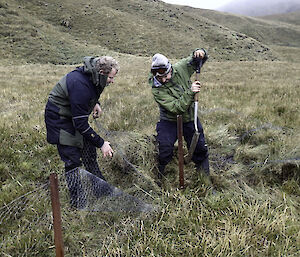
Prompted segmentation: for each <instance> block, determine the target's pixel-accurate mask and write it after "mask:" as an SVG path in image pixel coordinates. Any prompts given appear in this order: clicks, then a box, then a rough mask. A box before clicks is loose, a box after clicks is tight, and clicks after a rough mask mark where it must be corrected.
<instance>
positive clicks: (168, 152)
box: [158, 144, 174, 165]
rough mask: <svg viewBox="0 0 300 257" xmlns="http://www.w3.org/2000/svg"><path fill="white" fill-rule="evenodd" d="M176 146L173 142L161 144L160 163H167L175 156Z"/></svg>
mask: <svg viewBox="0 0 300 257" xmlns="http://www.w3.org/2000/svg"><path fill="white" fill-rule="evenodd" d="M173 149H174V146H173V145H171V144H160V145H159V156H158V159H159V163H160V164H162V165H166V164H168V163H169V162H170V160H171V159H172V157H173Z"/></svg>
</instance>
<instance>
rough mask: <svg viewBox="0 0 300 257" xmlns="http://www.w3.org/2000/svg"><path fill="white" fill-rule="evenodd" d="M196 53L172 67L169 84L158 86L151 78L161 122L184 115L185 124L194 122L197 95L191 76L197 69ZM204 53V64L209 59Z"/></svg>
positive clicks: (174, 119) (151, 76)
mask: <svg viewBox="0 0 300 257" xmlns="http://www.w3.org/2000/svg"><path fill="white" fill-rule="evenodd" d="M196 50H198V49H196ZM196 50H195V51H196ZM202 50H204V49H202ZM195 51H194V52H195ZM194 52H193V53H192V55H190V56H189V57H187V58H184V59H182V60H180V61H179V62H177V63H176V64H174V65H172V69H173V71H172V77H171V79H170V81H169V82H167V83H165V84H160V85H156V83H155V81H154V80H155V79H154V76H153V75H152V74H150V76H149V84H150V85H151V86H152V94H153V96H154V100H155V101H156V102H157V103H158V105H159V109H160V119H161V120H169V121H176V120H177V115H182V119H183V122H189V121H193V120H194V104H193V103H194V95H195V93H194V92H193V91H192V90H191V86H192V82H191V76H192V75H193V74H194V72H195V71H196V68H197V67H196V63H195V62H194V59H193V54H194ZM204 52H205V56H204V58H203V63H204V62H205V61H206V60H207V58H208V56H207V53H206V51H205V50H204Z"/></svg>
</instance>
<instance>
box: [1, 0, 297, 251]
mask: <svg viewBox="0 0 300 257" xmlns="http://www.w3.org/2000/svg"><path fill="white" fill-rule="evenodd" d="M297 17H298V16H295V15H293V16H291V17H286V16H280V17H271V19H272V20H270V21H268V20H263V19H257V18H247V17H242V16H237V15H234V16H233V15H228V14H224V13H218V12H214V11H208V10H196V9H192V8H188V7H180V8H179V7H178V6H171V5H167V4H165V3H162V2H160V1H158V2H157V1H138V0H131V1H127V2H125V1H117V0H114V1H91V2H89V3H87V2H86V1H77V2H76V5H74V1H71V0H67V1H53V0H48V1H47V3H46V2H41V1H36V0H32V1H23V0H22V1H15V0H12V1H6V0H0V21H1V24H2V25H3V26H2V27H1V28H0V35H1V37H0V42H1V47H0V56H1V63H0V72H1V77H0V95H1V102H0V113H1V118H0V119H1V124H0V142H1V148H0V156H1V160H2V161H1V163H0V192H1V197H0V221H1V224H0V235H1V236H0V238H1V239H0V246H1V247H0V249H1V250H0V255H1V256H2V255H3V256H39V257H40V256H54V255H55V250H54V239H53V226H52V214H51V205H50V195H49V188H48V176H49V175H50V174H51V173H53V172H56V173H58V175H59V178H60V184H59V186H60V195H61V198H60V200H61V210H62V225H63V238H64V245H65V256H234V257H236V256H255V257H256V256H261V257H265V256H298V255H300V248H299V245H300V241H299V238H300V234H299V231H300V229H299V224H300V210H299V204H300V203H299V195H300V177H299V174H300V166H299V165H300V164H299V158H300V148H299V145H300V137H299V135H300V133H299V128H300V116H299V115H298V113H299V106H300V100H299V95H300V90H299V88H300V80H299V72H300V55H299V42H300V41H299V26H297V25H296V24H297V22H298V19H297ZM62 21H65V22H67V23H69V26H70V28H68V27H66V26H65V25H66V24H65V25H64V24H62ZM279 21H286V23H281V22H279ZM287 22H290V23H291V24H288V23H287ZM103 24H105V26H104V25H103ZM199 46H200V47H205V48H207V49H208V51H209V54H210V59H209V61H208V62H207V64H206V65H205V67H204V68H203V69H202V71H201V82H202V85H203V88H202V90H201V93H200V101H199V117H200V120H201V122H202V124H203V127H204V131H205V134H206V139H207V143H208V146H209V152H210V163H211V181H208V180H207V179H205V178H203V177H202V176H200V175H199V174H196V172H195V169H194V166H193V164H192V163H190V164H187V165H185V169H184V172H185V184H186V188H185V190H179V189H178V184H179V181H178V160H177V157H176V155H177V146H175V150H174V159H173V160H172V162H171V163H170V164H169V165H168V166H167V169H166V172H167V174H166V177H165V178H164V180H163V183H162V188H159V187H158V186H157V185H156V183H155V180H156V170H157V167H156V161H157V160H156V159H157V148H156V145H155V143H154V142H155V139H154V135H155V125H156V122H157V121H158V118H159V111H158V107H157V104H156V103H155V102H154V100H153V97H152V94H151V88H150V87H149V85H148V83H147V77H148V72H149V68H150V64H151V57H150V56H151V55H152V54H154V53H156V52H161V53H163V54H165V55H167V56H168V57H170V58H172V61H173V62H175V61H176V59H175V58H181V57H184V56H186V55H188V54H190V52H191V51H192V50H193V49H194V48H196V47H199ZM291 46H293V47H291ZM130 54H132V55H130ZM85 55H112V56H114V57H115V58H116V59H118V60H119V62H120V64H121V71H120V73H119V74H118V76H117V78H116V80H115V83H114V84H113V85H110V86H109V87H108V88H106V89H105V91H104V93H103V95H102V96H101V104H102V108H103V114H102V116H101V118H100V119H99V123H100V124H101V126H103V128H102V129H101V131H100V134H101V135H102V136H103V137H104V138H105V139H107V140H110V141H111V143H112V147H113V148H114V150H115V155H114V157H113V158H112V159H111V160H107V159H103V158H102V157H101V154H100V151H99V162H100V164H101V168H102V170H103V173H104V175H105V177H106V178H107V180H108V182H109V183H110V184H112V185H114V186H117V187H118V188H120V189H122V190H123V191H124V192H126V193H128V194H131V195H134V196H136V197H138V198H139V199H141V200H144V201H147V202H150V203H152V204H153V206H155V211H153V212H152V213H113V212H112V213H105V212H91V211H75V210H72V209H71V208H70V206H69V202H68V190H67V187H66V184H65V181H64V172H63V163H62V162H61V161H60V159H59V157H58V154H57V150H56V148H55V146H52V145H49V144H47V142H46V131H45V125H44V107H45V104H46V101H47V96H48V94H49V92H50V90H51V89H52V88H53V86H54V85H55V84H56V82H57V81H58V80H59V79H60V78H61V77H62V76H63V75H64V74H66V73H67V72H69V71H71V70H73V69H74V68H75V67H76V66H77V65H78V63H80V62H81V60H82V57H83V56H85ZM91 124H92V125H93V127H94V128H95V129H96V130H97V131H99V128H98V127H97V126H96V124H95V123H94V122H93V121H92V120H91ZM103 130H106V131H108V132H109V133H110V134H109V135H106V136H104V135H105V132H104V131H103ZM184 151H185V152H187V149H186V148H184ZM123 158H126V160H127V161H129V162H130V163H131V164H132V165H134V167H135V168H136V170H134V169H133V168H132V167H131V166H130V165H128V163H126V162H125V161H124V160H123ZM29 192H31V193H29ZM9 203H11V204H10V205H7V204H9ZM8 208H10V210H9V209H8Z"/></svg>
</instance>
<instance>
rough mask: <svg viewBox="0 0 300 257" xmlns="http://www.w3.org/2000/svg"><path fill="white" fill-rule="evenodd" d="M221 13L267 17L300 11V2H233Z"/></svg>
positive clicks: (282, 0)
mask: <svg viewBox="0 0 300 257" xmlns="http://www.w3.org/2000/svg"><path fill="white" fill-rule="evenodd" d="M218 10H219V11H222V12H229V13H235V14H242V15H247V16H265V15H272V14H281V13H289V12H295V11H297V10H300V1H299V0H263V1H261V0H233V1H231V2H230V3H229V4H226V5H224V6H222V7H220V8H218Z"/></svg>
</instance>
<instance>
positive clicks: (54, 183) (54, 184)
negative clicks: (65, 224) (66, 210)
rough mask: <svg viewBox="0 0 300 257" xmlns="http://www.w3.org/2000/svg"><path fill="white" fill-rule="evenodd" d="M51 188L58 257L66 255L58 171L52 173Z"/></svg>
mask: <svg viewBox="0 0 300 257" xmlns="http://www.w3.org/2000/svg"><path fill="white" fill-rule="evenodd" d="M50 189H51V204H52V213H53V227H54V243H55V252H56V257H64V245H63V237H62V229H61V213H60V202H59V191H58V179H57V174H56V173H52V174H51V175H50Z"/></svg>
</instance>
